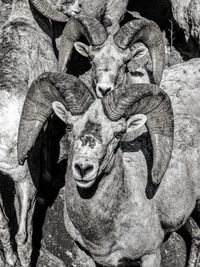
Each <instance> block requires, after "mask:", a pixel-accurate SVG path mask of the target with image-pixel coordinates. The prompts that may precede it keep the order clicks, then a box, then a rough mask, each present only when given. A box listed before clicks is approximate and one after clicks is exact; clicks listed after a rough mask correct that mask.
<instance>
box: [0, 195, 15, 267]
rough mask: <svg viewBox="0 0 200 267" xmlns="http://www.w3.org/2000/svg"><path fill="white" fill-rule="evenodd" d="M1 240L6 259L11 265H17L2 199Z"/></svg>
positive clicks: (0, 215) (0, 211)
mask: <svg viewBox="0 0 200 267" xmlns="http://www.w3.org/2000/svg"><path fill="white" fill-rule="evenodd" d="M0 240H1V242H2V245H3V251H4V257H5V261H6V263H7V264H8V265H9V266H15V264H16V261H17V257H16V255H15V253H14V251H13V248H12V244H11V241H10V229H9V225H8V218H7V216H6V214H5V211H4V207H3V203H2V199H0Z"/></svg>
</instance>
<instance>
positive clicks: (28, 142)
mask: <svg viewBox="0 0 200 267" xmlns="http://www.w3.org/2000/svg"><path fill="white" fill-rule="evenodd" d="M61 81H62V82H61ZM177 90H179V87H177ZM181 93H182V94H183V95H184V93H183V92H181ZM185 93H187V91H186V92H185ZM188 93H189V94H188V97H189V98H190V95H191V94H190V92H188ZM38 95H43V98H42V101H41V99H39V100H40V102H39V103H38ZM184 96H185V95H184ZM198 96H199V94H198ZM171 97H172V105H175V108H174V110H175V113H174V114H173V111H172V106H171V101H170V99H169V97H168V95H167V94H166V93H165V92H164V91H163V90H162V89H160V88H159V87H158V86H156V85H152V84H135V85H132V88H131V87H130V88H117V89H115V90H113V91H112V92H111V93H110V94H108V95H107V96H105V97H104V98H103V99H98V98H97V99H95V97H94V95H93V94H92V93H90V91H88V90H87V88H86V87H85V86H84V84H83V83H82V82H80V81H79V80H78V79H75V78H73V77H72V76H70V75H67V74H65V75H64V74H59V75H57V74H46V75H42V76H41V77H40V78H39V79H37V80H36V81H35V82H34V83H33V84H32V86H31V89H30V91H29V93H28V95H27V98H26V101H25V105H24V110H23V113H22V118H21V126H20V130H19V139H18V142H19V144H18V158H19V162H20V163H21V164H22V163H23V162H24V160H25V158H26V156H27V153H28V151H29V150H30V149H31V147H32V146H33V144H34V142H35V139H36V137H37V135H38V133H39V131H40V129H41V127H42V125H43V124H44V123H45V121H46V120H47V118H48V117H49V116H50V114H51V113H52V112H53V110H54V111H55V113H56V114H57V115H58V116H59V117H60V118H61V119H62V120H63V121H64V122H65V123H66V124H67V125H69V126H70V127H67V128H68V129H69V131H70V132H69V140H70V144H71V147H70V156H69V159H68V168H67V173H66V184H65V189H66V191H65V192H66V195H65V224H66V229H67V231H68V232H69V233H70V235H71V236H72V238H73V239H74V240H75V241H77V242H79V243H80V244H81V246H82V247H83V248H84V249H86V250H87V251H88V252H89V254H90V256H91V257H92V258H93V259H94V261H95V262H97V263H99V264H102V265H104V266H124V265H123V263H122V265H120V261H121V260H122V259H123V258H126V259H130V260H134V259H141V264H142V266H143V267H147V266H148V267H159V266H160V259H161V258H160V249H159V248H160V244H161V243H162V241H163V238H164V235H165V234H166V233H168V232H171V231H175V230H177V229H179V228H180V227H181V226H182V225H183V224H184V223H185V222H186V219H187V218H188V217H189V216H190V214H191V212H192V211H193V210H194V208H195V203H196V200H198V199H199V197H200V189H199V171H198V170H199V149H198V147H199V135H198V134H197V133H198V132H199V131H200V126H199V119H198V117H197V116H195V114H192V112H190V111H189V110H190V109H188V106H187V105H185V104H186V102H184V101H183V102H181V103H182V104H181V103H179V105H180V104H181V107H180V106H177V107H176V103H177V102H176V101H177V94H176V92H173V94H172V95H171ZM184 99H185V97H184V98H183V100H184ZM187 100H188V99H187ZM189 103H190V101H189ZM195 103H198V101H197V100H195ZM35 106H37V108H36V107H35ZM30 110H31V111H33V110H34V112H31V113H30V112H29V111H30ZM36 110H37V112H36ZM38 111H39V112H38ZM35 112H36V113H35ZM34 113H35V114H34ZM197 113H198V111H197ZM26 114H29V116H28V117H27V116H26ZM35 120H36V121H35ZM174 120H175V129H174V130H173V128H174ZM144 123H146V126H147V128H148V130H149V134H150V137H151V140H152V147H153V157H154V161H153V166H152V163H151V160H150V158H151V157H149V155H147V154H143V152H142V149H141V147H140V145H141V143H140V142H142V140H143V141H144V140H147V138H148V135H147V134H143V135H140V134H139V132H137V131H139V127H140V126H141V125H143V124H144ZM188 125H190V127H188ZM130 128H134V129H135V134H136V137H137V136H138V135H139V136H138V138H137V141H136V144H135V147H134V152H132V153H130V152H129V153H125V152H124V151H122V148H121V146H120V140H121V138H122V137H123V135H124V134H125V132H127V131H128V130H129V129H130ZM32 129H35V131H34V132H33V131H32ZM185 129H189V130H188V131H187V133H188V134H189V137H187V142H188V144H189V145H188V146H187V144H185V142H186V138H185ZM148 142H149V141H148ZM173 144H174V149H173V152H172V146H173ZM171 152H172V155H171ZM146 153H147V151H146ZM148 153H150V154H151V153H152V152H151V151H150V152H148ZM170 158H171V160H170ZM191 158H192V159H193V160H191ZM194 159H196V160H194ZM169 161H170V162H169ZM168 163H169V167H168V168H167V166H168ZM166 169H167V170H166ZM163 175H164V177H163V179H162V182H161V183H160V185H159V187H158V189H157V192H156V193H155V195H154V197H153V198H151V199H149V198H147V194H146V191H147V190H148V189H149V188H150V184H151V182H152V181H153V182H155V183H159V182H160V180H161V178H162V176H163ZM151 180H152V181H151ZM193 262H195V261H193ZM195 264H196V263H193V265H191V266H196V265H195Z"/></svg>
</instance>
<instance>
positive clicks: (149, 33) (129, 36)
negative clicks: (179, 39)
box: [114, 18, 165, 85]
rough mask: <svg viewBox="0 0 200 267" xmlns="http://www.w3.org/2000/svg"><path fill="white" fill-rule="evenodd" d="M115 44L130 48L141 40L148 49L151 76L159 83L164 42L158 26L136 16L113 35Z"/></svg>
mask: <svg viewBox="0 0 200 267" xmlns="http://www.w3.org/2000/svg"><path fill="white" fill-rule="evenodd" d="M114 42H115V44H116V45H117V46H118V47H120V48H121V49H127V48H131V47H132V45H133V44H134V43H136V42H142V43H143V44H144V45H145V46H146V47H147V48H148V50H149V53H150V56H151V59H152V64H153V78H154V82H155V84H157V85H160V82H161V78H162V73H163V70H164V66H165V44H164V39H163V35H162V32H161V31H160V28H159V26H158V25H157V24H156V23H155V22H153V21H151V20H148V19H145V18H137V19H135V20H132V21H129V22H127V23H126V24H124V25H123V26H122V27H121V28H120V29H119V30H118V31H117V32H116V33H115V35H114Z"/></svg>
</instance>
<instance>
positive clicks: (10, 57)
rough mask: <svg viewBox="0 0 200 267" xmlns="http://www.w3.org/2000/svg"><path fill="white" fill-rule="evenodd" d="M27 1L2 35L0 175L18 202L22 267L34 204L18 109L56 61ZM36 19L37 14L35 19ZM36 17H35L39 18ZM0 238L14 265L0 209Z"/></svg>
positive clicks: (20, 0) (45, 29)
mask: <svg viewBox="0 0 200 267" xmlns="http://www.w3.org/2000/svg"><path fill="white" fill-rule="evenodd" d="M34 15H35V14H33V13H32V12H31V9H30V6H29V1H28V0H14V2H13V7H12V12H11V16H10V18H9V20H8V21H7V22H6V23H5V24H4V25H3V27H2V28H1V31H0V73H1V75H0V88H1V90H0V98H1V105H0V113H1V116H0V117H1V118H0V125H1V131H0V140H1V142H0V171H1V173H3V174H4V175H7V176H9V177H10V178H11V179H13V181H14V182H15V184H16V193H17V195H18V198H19V202H20V215H19V228H18V233H17V235H16V242H17V250H18V256H19V258H20V261H21V264H22V266H24V267H25V266H29V263H30V253H31V234H32V232H31V221H30V220H31V217H32V212H33V206H34V199H35V187H34V185H33V184H32V180H31V175H30V172H29V168H28V164H27V163H26V164H25V165H24V166H20V165H19V164H18V161H17V132H18V126H19V120H20V116H21V110H22V106H23V103H24V99H25V96H26V93H27V91H28V87H29V86H30V84H31V82H32V81H33V80H34V79H35V78H36V77H37V76H38V75H40V74H41V73H43V72H45V71H56V70H57V67H58V62H57V59H56V57H55V54H54V51H53V48H52V42H51V38H50V33H51V30H50V25H48V21H47V20H44V19H41V20H40V21H39V20H38V21H37V22H36V20H35V17H34ZM37 16H38V14H37ZM38 18H40V17H37V19H38ZM0 239H1V241H2V243H3V249H4V255H5V261H6V262H7V264H8V265H9V266H14V265H15V262H16V259H17V258H16V256H15V254H14V253H13V249H12V245H11V241H10V233H9V226H8V219H7V217H6V216H5V212H4V208H3V203H2V202H1V206H0Z"/></svg>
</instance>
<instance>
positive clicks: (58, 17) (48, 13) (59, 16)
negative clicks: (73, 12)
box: [30, 0, 69, 22]
mask: <svg viewBox="0 0 200 267" xmlns="http://www.w3.org/2000/svg"><path fill="white" fill-rule="evenodd" d="M30 2H31V4H32V5H33V6H34V7H35V8H36V9H37V11H38V12H39V13H41V14H42V15H43V16H45V17H47V18H49V19H51V20H54V21H58V22H67V21H68V20H69V18H68V16H66V15H65V14H63V13H62V12H59V11H58V10H56V9H53V8H52V7H51V6H50V5H49V3H48V2H47V0H30Z"/></svg>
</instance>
